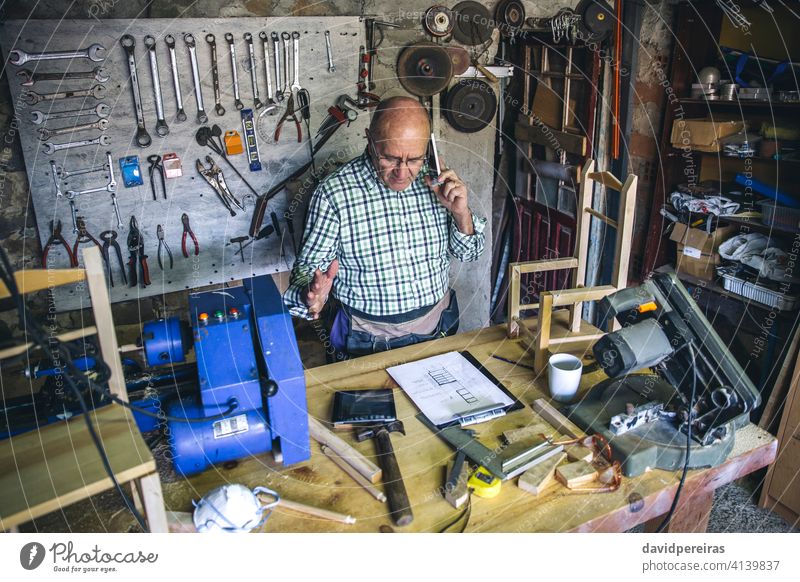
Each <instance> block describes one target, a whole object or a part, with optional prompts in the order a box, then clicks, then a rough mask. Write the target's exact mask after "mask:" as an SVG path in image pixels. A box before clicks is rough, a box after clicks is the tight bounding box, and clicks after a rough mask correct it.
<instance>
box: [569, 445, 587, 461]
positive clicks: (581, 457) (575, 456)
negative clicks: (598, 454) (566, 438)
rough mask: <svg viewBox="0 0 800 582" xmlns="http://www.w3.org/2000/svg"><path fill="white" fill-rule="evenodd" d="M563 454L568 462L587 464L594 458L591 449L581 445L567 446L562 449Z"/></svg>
mask: <svg viewBox="0 0 800 582" xmlns="http://www.w3.org/2000/svg"><path fill="white" fill-rule="evenodd" d="M564 452H565V453H567V457H568V458H569V460H570V461H586V462H587V463H588V462H590V461H591V460H592V457H593V456H594V453H593V452H592V449H590V448H588V447H584V446H583V445H569V446H568V447H564Z"/></svg>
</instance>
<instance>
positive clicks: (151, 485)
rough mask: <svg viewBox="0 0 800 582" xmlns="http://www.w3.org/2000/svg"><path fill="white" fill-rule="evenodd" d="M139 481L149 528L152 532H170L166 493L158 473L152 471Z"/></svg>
mask: <svg viewBox="0 0 800 582" xmlns="http://www.w3.org/2000/svg"><path fill="white" fill-rule="evenodd" d="M137 481H138V487H139V490H140V491H141V492H142V502H143V503H144V512H145V516H146V517H147V528H148V529H149V530H150V533H169V524H168V523H167V513H166V511H164V495H163V494H162V492H161V481H160V479H159V477H158V473H157V472H155V473H151V474H150V475H146V476H144V477H142V478H140V479H138V480H137Z"/></svg>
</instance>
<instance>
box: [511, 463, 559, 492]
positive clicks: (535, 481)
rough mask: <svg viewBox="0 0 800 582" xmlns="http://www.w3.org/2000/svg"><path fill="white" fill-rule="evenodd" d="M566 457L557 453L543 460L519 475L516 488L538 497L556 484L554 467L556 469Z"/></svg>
mask: <svg viewBox="0 0 800 582" xmlns="http://www.w3.org/2000/svg"><path fill="white" fill-rule="evenodd" d="M566 456H567V455H566V454H565V453H558V454H557V455H554V456H552V457H550V458H549V459H545V460H544V461H542V462H541V463H539V464H538V465H535V466H534V467H532V468H531V469H528V470H527V471H525V472H524V473H523V474H522V475H520V478H519V481H518V482H517V486H518V487H519V488H520V489H522V490H523V491H525V492H526V493H530V494H531V495H533V496H534V497H537V496H539V495H540V494H541V493H542V491H544V490H545V489H547V488H548V487H549V486H550V485H553V484H554V483H555V482H556V479H555V473H556V467H558V465H559V464H560V463H561V461H563V460H564V459H565V458H566Z"/></svg>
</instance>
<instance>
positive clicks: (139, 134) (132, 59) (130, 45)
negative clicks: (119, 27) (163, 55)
mask: <svg viewBox="0 0 800 582" xmlns="http://www.w3.org/2000/svg"><path fill="white" fill-rule="evenodd" d="M119 43H120V44H121V45H122V48H123V49H125V54H126V55H127V57H128V71H129V72H130V81H131V92H132V93H133V108H134V110H135V111H136V145H138V146H139V147H143V148H146V147H147V146H149V145H150V144H151V143H152V141H153V140H152V139H151V138H150V134H149V133H147V127H145V124H144V109H142V94H141V92H140V91H139V76H138V75H137V74H136V56H135V55H134V47H135V46H136V41H135V40H134V39H133V37H132V36H131V35H130V34H126V35H123V37H122V38H121V39H120V41H119Z"/></svg>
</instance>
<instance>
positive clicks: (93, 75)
mask: <svg viewBox="0 0 800 582" xmlns="http://www.w3.org/2000/svg"><path fill="white" fill-rule="evenodd" d="M17 77H24V79H23V80H22V81H21V82H20V85H22V86H23V87H32V86H33V84H34V83H36V82H38V81H65V80H67V79H94V80H95V81H97V82H98V83H105V82H106V81H108V79H109V78H110V77H109V75H108V70H107V69H104V68H102V67H96V68H94V69H92V70H91V71H74V72H71V73H66V72H65V73H39V72H38V71H31V70H30V69H20V70H19V71H17Z"/></svg>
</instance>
